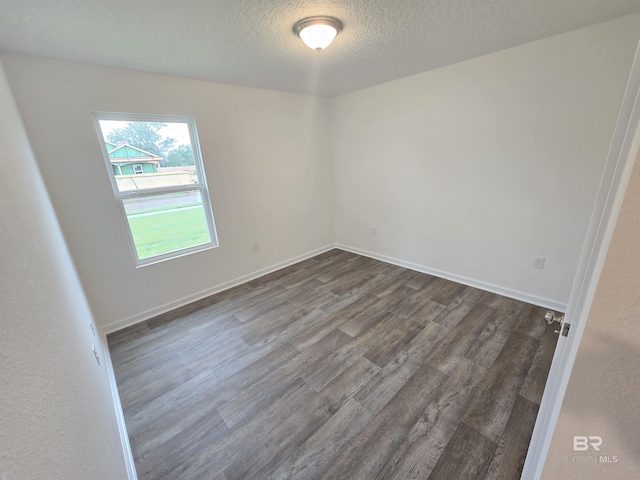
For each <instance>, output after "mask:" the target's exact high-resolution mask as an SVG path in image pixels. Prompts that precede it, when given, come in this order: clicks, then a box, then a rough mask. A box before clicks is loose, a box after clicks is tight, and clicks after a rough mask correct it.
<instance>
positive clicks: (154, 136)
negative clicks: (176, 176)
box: [107, 122, 176, 163]
mask: <svg viewBox="0 0 640 480" xmlns="http://www.w3.org/2000/svg"><path fill="white" fill-rule="evenodd" d="M166 126H167V124H166V123H160V122H130V123H129V124H128V125H127V126H126V127H122V128H114V129H113V130H112V131H111V132H109V134H108V135H107V140H108V141H109V142H111V143H115V144H118V143H119V142H126V143H128V144H129V145H131V146H133V147H138V148H141V149H142V150H144V151H146V152H149V153H153V154H154V155H157V156H159V157H162V158H164V159H166V158H167V153H168V151H169V150H170V149H171V148H172V147H173V145H174V144H175V143H176V140H175V139H174V138H169V137H163V136H162V135H160V134H159V133H158V131H159V130H160V129H162V128H163V127H166ZM161 163H166V160H165V161H163V162H161Z"/></svg>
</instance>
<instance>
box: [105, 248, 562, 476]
mask: <svg viewBox="0 0 640 480" xmlns="http://www.w3.org/2000/svg"><path fill="white" fill-rule="evenodd" d="M542 315H543V311H542V309H540V308H539V307H535V306H532V305H527V304H525V303H522V302H518V301H515V300H511V299H508V298H504V297H500V296H498V295H495V294H492V293H487V292H483V291H481V290H477V289H474V288H471V287H465V286H463V285H459V284H456V283H453V282H450V281H447V280H443V279H438V278H435V277H432V276H429V275H425V274H421V273H417V272H414V271H411V270H407V269H404V268H400V267H396V266H393V265H389V264H386V263H383V262H379V261H376V260H372V259H370V258H366V257H361V256H358V255H354V254H351V253H348V252H344V251H340V250H332V251H330V252H327V253H324V254H322V255H319V256H317V257H314V258H312V259H309V260H306V261H304V262H301V263H298V264H296V265H293V266H291V267H288V268H285V269H283V270H279V271H277V272H275V273H272V274H269V275H267V276H265V277H262V278H260V279H258V280H255V281H252V282H249V283H247V284H244V285H241V286H239V287H236V288H233V289H231V290H228V291H226V292H223V293H220V294H218V295H214V296H212V297H210V298H208V299H206V300H204V301H201V302H198V303H197V304H195V305H192V306H189V307H184V308H182V309H181V310H180V311H178V312H173V313H171V314H167V315H163V316H161V317H158V318H155V319H152V320H149V321H147V322H144V323H142V324H138V325H136V326H134V327H131V328H128V329H125V330H122V331H120V332H117V333H114V334H112V335H109V337H108V340H109V349H110V352H111V357H112V361H113V366H114V370H115V375H116V379H117V383H118V389H119V392H120V398H121V400H122V407H123V410H124V414H125V419H126V424H127V429H128V432H129V438H130V441H131V447H132V450H133V455H134V459H135V463H136V468H137V471H138V477H139V479H140V480H148V479H167V480H170V479H189V480H193V479H214V480H248V479H349V480H357V479H362V480H373V479H402V480H407V479H427V478H429V479H456V480H458V479H465V480H467V479H469V480H470V479H480V480H482V479H508V480H514V479H517V478H519V477H520V472H521V470H522V465H523V462H524V457H525V454H526V451H527V447H528V444H529V439H530V437H531V432H532V429H533V425H534V422H535V419H536V415H537V412H538V407H539V404H540V400H541V397H542V392H543V389H544V384H545V381H546V378H547V374H548V370H549V366H550V363H551V357H552V355H553V350H554V348H555V342H556V335H555V334H554V333H553V327H550V326H547V325H546V324H545V323H544V321H543V320H542Z"/></svg>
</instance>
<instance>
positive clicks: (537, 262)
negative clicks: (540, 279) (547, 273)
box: [533, 257, 545, 270]
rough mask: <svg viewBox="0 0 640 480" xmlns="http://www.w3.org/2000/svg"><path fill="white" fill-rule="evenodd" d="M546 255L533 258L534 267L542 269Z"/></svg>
mask: <svg viewBox="0 0 640 480" xmlns="http://www.w3.org/2000/svg"><path fill="white" fill-rule="evenodd" d="M544 260H545V259H544V257H534V259H533V268H537V269H538V270H542V269H543V268H544Z"/></svg>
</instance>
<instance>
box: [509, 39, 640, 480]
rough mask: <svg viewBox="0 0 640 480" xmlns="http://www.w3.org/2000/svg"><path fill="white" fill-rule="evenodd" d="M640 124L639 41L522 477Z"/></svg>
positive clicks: (553, 415) (535, 475)
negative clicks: (565, 329)
mask: <svg viewBox="0 0 640 480" xmlns="http://www.w3.org/2000/svg"><path fill="white" fill-rule="evenodd" d="M639 125H640V45H639V46H638V49H636V54H635V58H634V61H633V64H632V66H631V73H630V75H629V80H628V81H627V88H626V91H625V94H624V97H623V100H622V105H621V107H620V112H619V113H618V120H617V122H616V127H615V129H614V133H613V137H612V139H611V145H610V147H609V153H608V155H607V161H606V163H605V167H604V171H603V174H602V178H601V180H600V187H599V189H598V194H597V197H596V201H595V204H594V207H593V211H592V214H591V220H590V222H589V228H588V230H587V235H586V237H585V241H584V244H583V247H582V253H581V255H580V261H579V263H578V269H577V272H576V276H575V278H574V281H573V287H572V289H571V294H570V296H569V303H568V305H567V311H566V314H565V318H566V321H567V323H570V324H571V329H570V333H569V335H568V336H567V337H563V336H560V337H559V339H558V344H557V347H556V351H555V354H554V356H553V361H552V363H551V369H550V371H549V377H548V378H547V383H546V386H545V389H544V395H543V397H542V401H541V403H540V410H539V411H538V417H537V419H536V424H535V427H534V429H533V435H532V437H531V442H530V443H529V450H528V452H527V457H526V460H525V463H524V468H523V471H522V477H521V478H522V479H523V480H538V479H539V478H540V477H541V475H542V470H543V468H544V465H545V461H546V458H547V454H548V452H549V446H550V444H551V439H552V437H553V432H554V429H555V426H556V423H557V421H558V416H559V415H560V409H561V407H562V402H563V400H564V395H565V392H566V389H567V384H568V383H569V377H570V376H571V370H572V369H573V365H574V362H575V358H576V355H577V353H578V348H579V346H580V341H581V340H582V334H583V332H584V328H585V325H586V323H587V317H588V315H589V311H590V309H591V304H592V302H593V297H594V295H595V291H596V286H597V284H598V280H599V279H600V273H601V271H602V266H603V264H604V260H605V257H606V253H607V250H608V248H609V243H610V241H611V236H612V234H613V229H614V227H615V223H616V220H617V218H618V213H619V211H620V206H621V204H622V199H623V197H624V194H625V191H626V189H627V184H628V181H629V176H630V175H631V169H632V167H633V164H634V162H635V159H636V155H637V153H638V147H639V146H640V131H639V129H638V127H639Z"/></svg>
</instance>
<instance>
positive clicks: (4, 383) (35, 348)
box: [0, 64, 127, 480]
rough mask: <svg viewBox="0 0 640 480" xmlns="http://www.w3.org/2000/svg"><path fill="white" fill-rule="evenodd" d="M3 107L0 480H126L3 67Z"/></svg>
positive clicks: (101, 381)
mask: <svg viewBox="0 0 640 480" xmlns="http://www.w3.org/2000/svg"><path fill="white" fill-rule="evenodd" d="M0 105H2V108H1V109H0V145H2V155H1V156H0V218H1V224H2V228H1V229H0V272H1V273H0V295H1V296H0V319H1V322H0V379H1V381H0V478H2V479H3V480H41V479H45V478H46V479H51V480H74V479H77V480H86V479H89V478H90V479H94V480H101V479H102V480H119V479H125V478H127V475H126V467H125V463H124V457H123V453H122V449H121V446H120V438H119V435H118V426H117V424H116V417H115V413H114V408H113V403H112V401H111V391H110V389H109V382H108V376H107V371H106V368H105V365H104V361H103V362H102V365H101V366H98V364H97V363H96V361H95V359H94V356H93V353H92V350H91V344H92V343H93V344H95V345H96V348H97V349H98V352H99V355H100V356H101V357H102V358H104V354H103V351H102V348H101V346H100V338H99V337H97V336H94V335H93V333H92V331H91V327H90V324H91V323H92V322H93V319H92V316H91V311H90V310H89V307H88V305H87V302H86V299H85V297H84V293H83V291H82V287H81V286H80V283H79V280H78V277H77V275H76V272H75V271H74V268H73V264H72V263H71V259H70V257H69V253H68V251H67V248H66V246H65V244H64V240H63V238H62V234H61V232H60V228H59V226H58V223H57V221H56V218H55V214H54V212H53V208H52V206H51V203H50V201H49V198H48V197H47V192H46V191H45V188H44V185H43V183H42V179H41V177H40V173H39V172H38V168H37V166H36V162H35V159H34V157H33V153H32V151H31V148H30V146H29V143H28V140H27V138H26V135H25V132H24V128H23V126H22V124H21V120H20V116H19V114H18V110H17V108H16V105H15V103H14V100H13V98H12V96H11V91H10V89H9V85H8V83H7V80H6V77H5V74H4V70H3V68H2V65H1V64H0ZM16 166H19V168H16Z"/></svg>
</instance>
